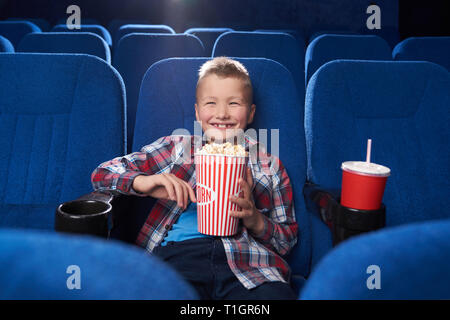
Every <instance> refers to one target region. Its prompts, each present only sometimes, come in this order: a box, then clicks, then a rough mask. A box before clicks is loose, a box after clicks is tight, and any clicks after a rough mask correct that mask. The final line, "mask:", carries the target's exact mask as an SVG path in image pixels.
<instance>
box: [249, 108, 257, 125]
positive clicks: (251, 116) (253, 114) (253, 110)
mask: <svg viewBox="0 0 450 320" xmlns="http://www.w3.org/2000/svg"><path fill="white" fill-rule="evenodd" d="M255 111H256V105H255V104H252V105H251V106H250V114H249V115H248V121H247V124H250V123H252V122H253V117H254V116H255Z"/></svg>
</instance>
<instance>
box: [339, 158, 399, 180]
mask: <svg viewBox="0 0 450 320" xmlns="http://www.w3.org/2000/svg"><path fill="white" fill-rule="evenodd" d="M341 169H342V170H345V171H353V172H356V173H359V174H365V175H369V176H379V177H388V176H389V175H390V174H391V169H389V168H388V167H385V166H382V165H380V164H376V163H372V162H364V161H346V162H343V163H342V166H341Z"/></svg>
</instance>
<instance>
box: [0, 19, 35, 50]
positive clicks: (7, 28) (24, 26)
mask: <svg viewBox="0 0 450 320" xmlns="http://www.w3.org/2000/svg"><path fill="white" fill-rule="evenodd" d="M33 32H41V29H39V27H38V26H37V25H35V24H34V23H31V22H29V21H0V36H3V37H5V38H6V39H8V40H9V41H10V42H11V43H12V45H13V46H14V48H17V46H18V45H19V43H20V40H22V38H23V37H24V36H25V35H27V34H29V33H33Z"/></svg>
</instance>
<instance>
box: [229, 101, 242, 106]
mask: <svg viewBox="0 0 450 320" xmlns="http://www.w3.org/2000/svg"><path fill="white" fill-rule="evenodd" d="M230 104H231V105H234V106H238V105H240V104H239V102H236V101H232V102H230Z"/></svg>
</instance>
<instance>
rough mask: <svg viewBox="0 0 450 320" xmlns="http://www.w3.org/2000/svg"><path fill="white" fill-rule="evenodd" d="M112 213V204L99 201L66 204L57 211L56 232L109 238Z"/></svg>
mask: <svg viewBox="0 0 450 320" xmlns="http://www.w3.org/2000/svg"><path fill="white" fill-rule="evenodd" d="M111 211H112V206H111V204H109V203H107V202H102V201H97V200H75V201H70V202H65V203H63V204H61V205H59V206H58V208H57V209H56V213H55V230H56V231H59V232H69V233H80V234H89V235H94V236H99V237H103V238H107V237H108V234H109V227H108V216H109V214H110V213H111Z"/></svg>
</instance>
